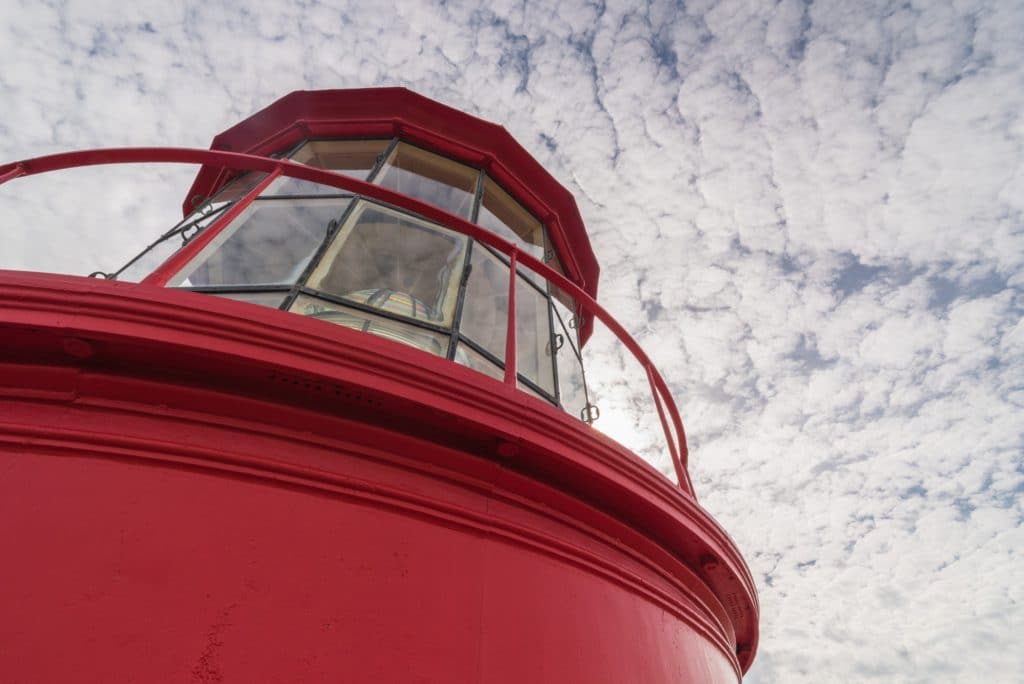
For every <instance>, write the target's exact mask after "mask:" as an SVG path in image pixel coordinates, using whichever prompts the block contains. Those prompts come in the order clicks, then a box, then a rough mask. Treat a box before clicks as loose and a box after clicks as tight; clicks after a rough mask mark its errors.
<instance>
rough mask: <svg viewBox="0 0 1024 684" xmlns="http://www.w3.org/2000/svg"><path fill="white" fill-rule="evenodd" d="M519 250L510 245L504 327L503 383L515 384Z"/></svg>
mask: <svg viewBox="0 0 1024 684" xmlns="http://www.w3.org/2000/svg"><path fill="white" fill-rule="evenodd" d="M518 254H519V250H518V249H517V248H516V247H515V245H513V246H512V250H511V251H510V252H509V255H508V258H509V265H508V324H507V325H506V329H505V384H507V385H512V386H513V387H515V386H516V372H517V371H516V262H517V258H516V256H517V255H518Z"/></svg>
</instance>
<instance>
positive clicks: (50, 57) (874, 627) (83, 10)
mask: <svg viewBox="0 0 1024 684" xmlns="http://www.w3.org/2000/svg"><path fill="white" fill-rule="evenodd" d="M4 14H5V18H6V19H7V21H4V22H0V50H3V54H4V55H5V57H4V61H3V64H2V66H0V111H2V112H3V116H2V117H0V158H3V159H4V160H5V161H6V160H14V159H18V158H23V157H28V156H34V155H39V154H45V153H50V152H55V151H59V150H66V149H72V148H85V147H96V146H114V145H149V144H153V145H182V146H200V147H205V146H206V145H207V144H208V142H209V140H210V138H211V137H212V136H213V135H214V134H216V133H217V132H220V131H221V130H223V129H225V128H227V127H228V126H229V125H231V124H233V123H234V122H236V121H238V120H240V119H241V118H243V117H244V116H247V115H248V114H250V113H252V112H253V111H255V110H256V109H258V108H260V107H262V106H264V105H266V104H268V103H269V102H271V101H273V100H274V99H275V98H277V97H279V96H280V95H283V94H285V93H287V92H290V91H292V90H296V89H301V88H304V89H310V88H328V87H331V88H333V87H355V86H371V85H385V84H400V85H408V86H409V87H411V88H413V89H414V90H417V91H419V92H421V93H423V94H425V95H427V96H430V97H434V98H436V99H440V100H442V101H444V102H446V103H448V104H451V105H452V106H455V107H459V108H463V109H467V110H469V111H471V112H473V113H476V114H478V115H480V116H483V117H484V118H488V119H491V120H494V121H498V122H501V123H503V124H504V125H505V126H506V127H507V128H508V129H509V130H510V131H511V132H512V133H513V135H515V136H516V137H517V138H518V139H519V140H520V141H521V142H522V143H523V144H524V145H525V146H526V147H527V148H528V149H529V150H530V151H531V152H532V153H533V154H534V155H535V156H536V157H537V158H538V159H539V160H540V161H541V162H542V163H543V164H545V165H546V166H548V168H549V169H550V170H551V171H552V172H553V173H554V174H555V175H556V176H557V177H559V178H560V179H562V180H563V182H565V183H566V185H567V186H568V187H570V189H571V190H572V191H573V192H574V193H575V194H576V195H577V200H578V202H579V204H580V207H581V209H582V211H583V213H584V217H585V219H586V220H587V223H588V227H589V229H590V231H591V234H592V236H593V241H594V246H595V249H596V251H597V253H598V256H599V259H600V260H601V263H602V268H603V273H602V284H601V299H602V302H603V303H604V304H605V305H606V306H607V307H608V308H609V309H610V310H612V311H613V313H615V314H616V315H617V316H618V317H619V318H620V320H621V321H622V322H623V323H624V324H626V326H627V327H628V328H630V329H631V330H633V331H634V332H635V333H636V334H637V336H638V338H639V339H640V340H641V342H642V344H643V345H644V346H645V348H647V349H648V351H649V352H650V354H651V356H652V358H653V359H654V361H655V363H656V364H657V365H658V367H659V368H660V369H661V370H662V372H663V374H664V375H665V376H666V378H668V380H669V382H670V384H671V385H672V387H673V388H674V390H675V391H676V394H677V399H678V401H679V402H680V405H681V408H682V410H683V417H684V419H685V420H686V422H687V429H688V432H689V434H690V436H691V446H692V447H693V456H692V472H693V476H694V480H695V483H696V485H697V487H698V495H699V496H700V497H701V500H702V502H703V504H704V505H705V506H706V507H707V508H708V509H709V510H711V511H712V512H713V513H714V514H715V515H716V516H717V517H719V518H720V519H721V520H722V522H723V523H724V525H725V526H726V528H727V529H728V530H729V531H730V532H731V533H732V534H733V536H734V537H735V538H736V539H737V541H738V543H739V545H740V548H741V549H742V550H743V552H744V554H745V556H746V558H747V559H748V561H749V563H750V565H751V568H752V570H753V572H754V575H755V577H756V578H757V579H758V582H759V590H760V598H761V604H762V610H763V614H762V642H761V651H760V654H759V656H758V660H757V662H756V663H755V666H754V669H753V670H752V672H751V673H750V675H749V677H748V679H749V681H752V682H786V683H787V684H789V683H794V682H804V681H807V682H810V681H815V682H818V681H869V680H871V681H885V682H918V681H920V682H925V681H936V680H938V681H964V682H966V681H979V682H980V681H1008V680H1009V679H1008V678H1012V675H1010V674H1007V673H1013V672H1017V671H1020V670H1021V669H1022V668H1024V656H1022V655H1021V653H1022V652H1021V651H1020V649H1017V648H1015V643H1014V642H1013V638H1012V635H1013V634H1015V633H1019V632H1021V631H1024V609H1022V607H1021V600H1022V596H1021V587H1022V586H1024V570H1022V568H1024V564H1022V563H1021V558H1020V553H1021V549H1022V548H1024V527H1022V519H1024V510H1022V504H1021V493H1022V492H1024V453H1022V452H1024V430H1022V428H1021V420H1020V418H1019V416H1020V413H1021V410H1022V409H1024V389H1022V388H1024V328H1022V324H1021V313H1022V310H1024V292H1022V288H1024V278H1022V276H1021V273H1022V272H1024V230H1022V225H1024V114H1022V112H1024V67H1022V65H1024V41H1021V40H1020V36H1021V35H1024V5H1021V3H1015V2H1003V1H998V0H995V1H992V2H976V3H972V2H939V1H935V2H923V3H896V2H892V3H887V2H873V3H844V2H827V1H825V0H817V1H814V2H806V3H805V2H798V1H796V0H783V1H782V2H779V3H777V4H775V5H769V4H761V5H758V4H757V3H754V4H751V3H746V2H738V1H728V0H727V1H723V2H712V1H711V0H708V1H707V2H689V3H686V4H685V5H678V4H676V3H668V2H648V3H644V4H642V5H639V6H638V5H636V3H588V2H573V3H554V2H551V3H518V2H516V3H513V2H498V3H484V4H475V3H471V2H449V3H443V4H433V3H428V2H401V3H398V4H396V5H395V6H394V7H393V8H389V9H387V10H382V9H381V8H380V6H379V5H376V4H372V3H343V2H331V3H269V2H265V3H256V4H253V3H249V4H247V5H245V7H244V8H243V7H242V6H239V5H231V4H230V3H229V4H217V3H196V2H188V3H183V4H174V3H165V4H164V5H159V6H157V5H152V6H143V5H137V6H132V7H128V6H126V5H124V4H123V3H96V2H90V3H85V2H71V3H65V4H61V5H58V6H56V7H46V6H44V5H41V4H39V3H27V2H22V3H12V2H8V3H7V6H6V7H5V12H4ZM191 173H192V170H191V169H187V168H183V169H164V170H160V171H159V172H157V173H156V174H154V173H152V172H151V171H150V170H146V173H145V174H143V173H141V172H140V171H139V170H137V169H136V170H132V169H115V170H104V171H103V172H102V173H100V172H95V173H93V172H89V173H69V174H61V175H59V176H54V177H53V178H36V179H20V180H17V181H15V182H12V183H9V184H7V185H5V186H3V187H0V215H2V216H4V217H5V218H4V219H3V221H2V222H0V231H2V238H3V244H4V247H3V249H2V250H0V267H12V268H37V269H42V270H56V271H65V272H76V273H87V272H89V271H91V270H95V269H97V268H100V269H112V268H114V267H116V266H117V265H118V264H119V263H120V262H121V261H123V260H124V259H126V258H127V256H128V255H130V254H131V253H133V252H134V251H136V250H138V249H139V248H141V247H142V246H143V245H144V244H145V243H146V241H147V239H149V238H150V237H152V236H153V235H154V234H155V233H157V232H159V231H160V230H161V229H163V228H165V227H166V226H167V225H168V223H170V222H173V220H174V218H175V216H176V214H175V212H176V211H178V207H179V206H180V202H181V199H182V196H183V194H184V192H185V190H186V189H187V187H188V184H189V182H190V177H191ZM593 349H594V350H595V352H596V353H597V355H598V356H600V357H602V358H603V359H604V361H605V364H606V365H605V366H604V367H603V368H597V367H595V368H592V369H591V379H592V381H593V382H594V384H596V385H601V384H602V383H603V384H605V385H606V386H607V387H608V391H609V392H610V391H612V389H613V388H614V391H616V392H618V394H617V395H615V396H608V397H606V398H605V399H604V400H603V406H602V409H605V408H607V409H608V413H609V415H610V416H611V415H613V414H614V409H615V408H616V407H618V408H619V409H621V411H622V416H621V417H620V418H619V419H618V420H622V421H623V423H622V424H623V425H624V426H626V428H627V429H633V428H634V427H635V426H636V425H637V423H636V415H635V407H636V404H635V402H636V401H639V400H640V398H641V394H642V390H641V389H639V388H642V387H644V386H645V382H644V380H643V378H642V376H640V377H638V378H637V377H633V376H631V375H629V374H626V373H623V372H620V371H618V369H617V367H616V366H613V365H611V364H612V362H613V361H614V360H616V359H617V358H618V357H617V356H615V353H614V352H613V351H611V347H610V345H607V344H606V343H605V342H604V341H602V339H601V338H596V339H595V342H594V345H593ZM634 375H635V374H634ZM627 376H628V377H631V378H632V380H633V381H634V382H633V384H631V385H629V387H628V388H627V387H624V386H623V385H622V381H623V378H625V377H627ZM599 403H602V402H599ZM631 412H632V413H631ZM649 419H650V416H649V415H648V416H647V417H646V418H645V420H647V422H646V423H644V424H643V429H650V428H651V427H652V424H651V423H650V420H649ZM609 420H612V419H611V418H610V419H609ZM662 465H665V464H664V463H663V464H662Z"/></svg>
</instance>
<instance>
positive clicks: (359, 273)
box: [307, 202, 468, 327]
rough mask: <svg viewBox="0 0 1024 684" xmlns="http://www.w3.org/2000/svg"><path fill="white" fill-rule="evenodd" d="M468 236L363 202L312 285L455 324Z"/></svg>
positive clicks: (311, 280) (370, 304) (366, 302)
mask: <svg viewBox="0 0 1024 684" xmlns="http://www.w3.org/2000/svg"><path fill="white" fill-rule="evenodd" d="M467 242H468V240H467V238H466V237H465V236H463V235H460V234H459V233H455V232H453V231H450V230H447V229H445V228H442V227H441V226H438V225H436V224H433V223H428V222H427V221H423V220H421V219H417V218H414V217H412V216H409V215H408V214H404V213H401V212H398V211H394V210H392V209H388V208H385V207H382V206H379V205H375V204H370V203H368V202H360V203H359V204H358V206H357V207H356V208H355V210H354V211H353V212H352V213H351V214H350V215H349V217H348V219H347V220H346V221H345V223H344V225H343V226H342V227H341V229H340V230H339V231H338V234H337V236H336V237H335V238H334V240H332V241H331V244H330V247H328V249H327V252H326V253H325V254H324V256H323V258H322V259H320V262H319V264H318V265H317V267H316V270H315V271H313V274H312V275H311V276H310V278H309V281H308V283H307V285H308V287H310V288H311V289H314V290H319V291H320V292H324V293H327V294H332V295H335V296H337V297H340V298H342V299H345V300H348V301H352V302H356V303H358V304H362V305H364V306H368V307H371V308H380V309H384V310H388V308H389V307H391V306H393V305H394V303H395V302H396V301H400V300H404V301H407V302H408V303H409V304H408V306H401V305H399V307H398V309H397V310H396V313H402V314H404V315H407V316H409V317H410V318H416V319H419V320H424V321H430V322H432V323H436V324H438V325H444V326H447V327H450V326H451V325H452V321H453V319H454V317H455V302H456V298H457V296H458V288H459V280H460V279H461V277H462V268H463V262H464V261H465V252H466V245H467Z"/></svg>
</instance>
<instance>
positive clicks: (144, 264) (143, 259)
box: [117, 171, 267, 283]
mask: <svg viewBox="0 0 1024 684" xmlns="http://www.w3.org/2000/svg"><path fill="white" fill-rule="evenodd" d="M266 175H267V174H265V173H258V172H255V171H250V172H248V173H244V174H242V175H241V176H239V177H238V178H236V179H234V180H231V181H228V184H227V185H226V186H224V188H222V189H221V191H220V192H218V193H217V194H216V195H215V196H214V198H213V199H212V200H209V201H207V202H199V206H198V207H197V208H196V209H195V210H194V211H193V212H192V213H191V214H190V215H189V216H188V217H187V218H186V219H185V220H183V221H182V222H181V223H180V224H178V226H177V228H175V229H174V230H173V231H169V232H168V233H167V234H166V235H164V236H163V238H162V239H161V240H159V241H157V242H156V243H154V244H153V245H151V246H150V247H148V248H147V249H146V251H145V252H143V253H142V254H140V255H139V256H137V257H135V259H133V260H132V261H131V262H129V263H128V264H127V265H126V266H124V267H123V268H122V269H121V271H120V272H119V273H118V274H117V280H120V281H124V282H129V283H137V282H140V281H141V280H143V279H144V278H145V277H146V276H148V275H149V274H150V273H152V272H153V271H155V270H156V269H157V268H158V267H159V266H160V265H161V264H163V263H164V262H165V261H167V260H168V259H169V258H171V256H172V255H174V254H176V253H177V252H178V250H179V249H181V248H182V247H184V246H185V245H186V244H188V243H189V241H191V240H192V238H194V237H195V236H196V235H198V234H199V233H201V232H202V231H204V230H205V229H206V228H207V227H208V226H210V225H211V224H212V223H213V222H214V221H216V220H217V219H218V218H219V217H220V216H221V215H222V214H223V213H224V211H225V210H226V209H227V207H228V206H229V205H230V204H232V203H233V202H235V201H236V200H238V199H240V198H242V197H244V196H245V195H247V194H249V191H250V190H252V189H253V188H255V187H256V186H257V185H258V184H259V182H260V181H262V180H263V179H264V178H265V177H266ZM196 199H197V202H198V201H199V198H196Z"/></svg>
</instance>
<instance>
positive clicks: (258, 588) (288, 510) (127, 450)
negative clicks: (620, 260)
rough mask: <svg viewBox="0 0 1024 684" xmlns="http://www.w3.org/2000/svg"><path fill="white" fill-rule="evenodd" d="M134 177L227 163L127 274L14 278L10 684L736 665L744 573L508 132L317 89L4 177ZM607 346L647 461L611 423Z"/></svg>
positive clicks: (752, 616)
mask: <svg viewBox="0 0 1024 684" xmlns="http://www.w3.org/2000/svg"><path fill="white" fill-rule="evenodd" d="M125 162H175V163H192V164H199V165H201V168H200V171H199V173H198V175H197V177H196V179H195V182H194V184H193V186H192V188H191V190H190V191H189V193H188V196H187V198H186V200H185V218H184V219H183V220H182V221H181V222H180V223H178V224H177V225H176V226H174V227H173V228H172V229H171V230H169V231H168V232H167V233H165V234H164V235H162V236H160V237H159V239H157V240H156V241H155V242H154V243H153V244H152V245H151V246H150V247H149V248H148V249H147V250H145V251H144V252H143V253H142V254H140V255H139V256H138V257H137V258H136V259H134V260H133V261H132V262H131V263H129V264H127V265H126V266H124V267H123V268H121V269H120V270H118V271H117V272H115V273H111V274H94V277H91V278H85V277H68V276H58V275H52V274H40V273H16V272H10V271H6V272H0V472H2V476H0V514H2V520H3V521H4V522H3V523H2V524H0V548H2V549H3V550H4V557H5V558H4V561H3V562H2V563H0V606H2V607H3V610H2V611H0V679H2V680H3V681H5V682H57V681H76V682H118V681H139V682H154V681H167V682H182V681H195V682H218V681H238V682H255V681H259V682H297V681H302V682H328V681H330V682H399V681H401V682H517V683H518V682H559V683H563V682H588V683H590V682H609V683H616V684H619V683H621V682H632V681H636V682H651V683H653V682H665V683H667V682H673V683H674V684H678V683H679V682H714V683H718V682H736V681H738V680H739V679H740V678H741V677H742V673H743V672H744V671H745V670H746V668H748V667H749V666H750V663H751V661H752V659H753V657H754V653H755V650H756V644H757V621H758V609H757V599H756V595H755V592H754V585H753V581H752V579H751V576H750V573H749V571H748V569H747V567H746V565H745V564H744V562H743V560H742V558H741V557H740V555H739V552H738V551H737V549H736V547H735V545H734V544H733V543H732V541H731V540H730V539H729V537H728V536H727V535H726V534H725V532H724V531H723V530H722V529H721V528H720V527H719V526H718V525H717V524H716V523H715V522H714V521H713V520H712V518H711V517H710V516H709V515H708V514H707V513H706V512H705V511H704V510H703V509H702V508H701V507H700V505H699V504H698V503H697V501H696V499H695V497H694V494H693V490H692V487H691V485H690V481H689V477H688V475H687V471H686V445H685V437H684V433H683V429H682V423H681V422H680V420H679V415H678V412H677V410H676V408H675V405H674V403H673V401H672V398H671V396H670V395H669V392H668V388H667V385H666V383H665V381H664V380H663V379H662V377H661V376H660V375H659V374H658V372H657V370H656V369H655V368H654V367H653V366H652V365H651V363H650V361H649V359H648V358H647V357H646V355H645V354H644V353H643V351H642V350H641V349H640V347H639V346H638V345H637V344H636V343H635V342H634V341H633V340H632V339H631V338H630V337H629V336H628V334H627V333H626V332H625V330H623V329H622V327H621V326H620V325H619V324H617V323H616V322H615V321H614V320H613V319H612V318H611V317H610V316H609V315H608V314H607V313H606V312H605V311H604V310H603V309H602V308H601V307H600V306H599V305H598V304H597V303H596V301H595V297H596V293H597V281H598V271H599V269H598V265H597V262H596V260H595V258H594V255H593V252H592V251H591V247H590V243H589V240H588V238H587V234H586V231H585V228H584V226H583V223H582V221H581V219H580V216H579V213H578V211H577V209H576V206H575V203H574V201H573V199H572V197H571V195H570V194H569V193H568V192H567V191H566V190H565V189H564V188H563V187H562V186H561V185H559V184H558V183H557V182H556V181H555V180H554V179H553V178H552V177H551V176H550V175H549V174H548V173H547V172H546V171H544V169H543V168H541V167H540V166H539V165H538V164H537V162H536V161H535V160H534V159H533V158H532V157H530V155H529V154H528V153H527V152H526V151H525V150H524V149H523V148H522V147H520V146H519V145H518V144H517V143H516V142H515V141H514V140H513V139H512V138H511V137H510V136H509V135H508V133H507V132H506V131H505V130H504V129H503V128H501V127H499V126H496V125H494V124H490V123H487V122H484V121H481V120H479V119H476V118H474V117H471V116H468V115H466V114H464V113H461V112H458V111H456V110H453V109H451V108H449V107H446V106H443V105H441V104H439V103H436V102H433V101H431V100H428V99H425V98H423V97H420V96H418V95H415V94H413V93H410V92H409V91H406V90H404V89H398V88H394V89H375V90H349V91H321V92H296V93H292V94H291V95H288V96H286V97H284V98H282V99H281V100H278V101H277V102H275V103H274V104H272V105H271V106H269V107H267V108H266V109H264V110H263V111H261V112H259V113H257V114H255V115H253V116H252V117H250V118H249V119H247V120H246V121H243V122H242V123H240V124H238V125H236V126H234V127H233V128H231V129H229V130H228V131H225V132H224V133H222V134H221V135H219V136H217V137H216V138H215V139H214V141H213V144H212V146H211V149H210V150H183V149H169V148H146V149H119V150H96V151H89V152H76V153H69V154H62V155H55V156H51V157H41V158H37V159H31V160H26V161H22V162H16V163H13V164H7V165H4V166H0V182H4V181H9V180H12V179H15V178H18V177H20V176H27V175H32V174H36V173H42V172H47V171H53V170H58V169H63V168H70V167H74V166H85V165H91V164H107V163H125ZM595 329H597V330H601V331H604V333H605V334H607V335H608V336H609V338H610V339H615V340H617V343H618V344H619V345H620V349H621V350H622V352H623V354H624V356H625V357H628V358H629V359H630V360H631V361H632V362H634V363H635V365H636V366H637V367H638V368H640V369H642V373H643V377H644V381H645V383H646V390H647V391H648V393H649V397H650V401H649V406H650V407H651V410H650V412H649V414H648V415H647V416H646V419H649V421H650V424H651V425H654V426H656V427H657V428H658V430H657V432H658V434H657V436H655V435H653V434H652V435H649V438H650V439H649V441H650V444H651V445H653V446H651V447H650V448H645V449H642V450H639V451H637V452H634V451H630V450H629V449H627V448H625V447H624V446H623V445H622V444H620V443H619V442H617V441H615V440H613V439H610V438H609V437H607V436H606V435H604V434H603V433H602V432H601V428H602V418H605V419H607V417H606V416H604V417H603V416H601V411H600V408H599V407H600V406H601V405H602V403H603V402H606V401H607V402H610V403H614V399H615V397H614V396H607V395H606V396H600V390H599V389H597V388H595V384H594V383H593V382H591V383H589V384H588V382H587V380H586V378H587V376H586V372H588V371H589V372H591V373H593V372H594V369H591V368H586V369H585V368H584V360H585V358H586V354H585V353H584V350H585V349H586V345H587V342H588V340H589V339H590V338H591V335H592V332H593V331H594V330H595ZM606 406H607V404H606ZM606 413H607V412H606ZM652 454H653V455H652ZM645 458H646V459H648V460H652V459H658V458H664V460H665V462H666V463H670V464H671V468H670V469H669V470H670V472H671V475H672V476H671V477H666V475H664V474H663V473H662V472H659V470H658V469H656V468H655V467H652V465H650V464H648V462H646V461H645Z"/></svg>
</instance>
